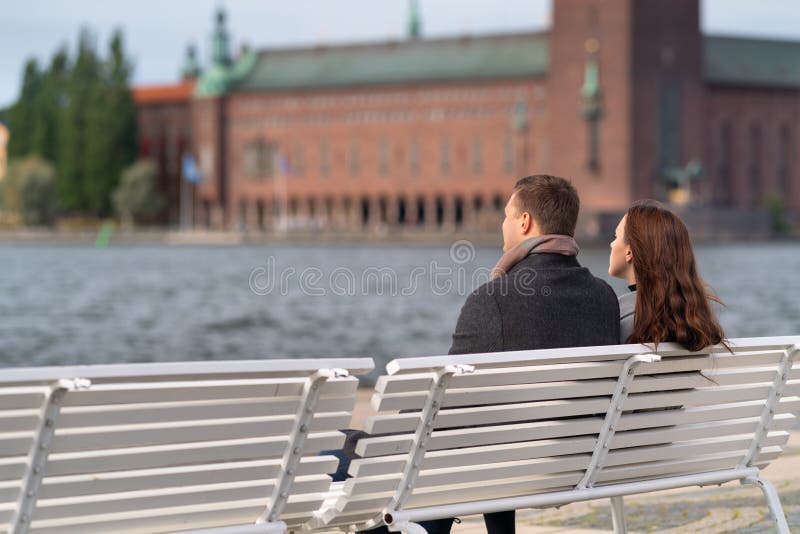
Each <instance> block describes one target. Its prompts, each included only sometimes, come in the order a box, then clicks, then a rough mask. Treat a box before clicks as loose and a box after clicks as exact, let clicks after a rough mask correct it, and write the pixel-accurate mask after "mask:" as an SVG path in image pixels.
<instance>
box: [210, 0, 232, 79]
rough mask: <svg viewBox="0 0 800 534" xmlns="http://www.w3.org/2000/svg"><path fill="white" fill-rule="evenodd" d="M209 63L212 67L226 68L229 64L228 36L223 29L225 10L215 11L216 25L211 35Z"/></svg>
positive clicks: (226, 31) (225, 29) (224, 28)
mask: <svg viewBox="0 0 800 534" xmlns="http://www.w3.org/2000/svg"><path fill="white" fill-rule="evenodd" d="M211 61H212V63H213V64H214V65H219V66H223V67H227V66H229V65H230V64H231V54H230V36H229V35H228V30H227V28H226V27H225V10H224V9H222V8H219V10H217V17H216V25H215V26H214V32H213V33H212V34H211Z"/></svg>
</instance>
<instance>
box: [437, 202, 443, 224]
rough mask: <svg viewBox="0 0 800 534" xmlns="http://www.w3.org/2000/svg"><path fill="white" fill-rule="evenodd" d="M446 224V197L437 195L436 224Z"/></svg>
mask: <svg viewBox="0 0 800 534" xmlns="http://www.w3.org/2000/svg"><path fill="white" fill-rule="evenodd" d="M443 224H444V199H443V198H442V197H436V225H437V226H441V225H443Z"/></svg>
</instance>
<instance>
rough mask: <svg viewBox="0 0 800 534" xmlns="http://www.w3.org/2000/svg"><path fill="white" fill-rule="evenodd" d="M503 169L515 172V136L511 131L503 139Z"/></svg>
mask: <svg viewBox="0 0 800 534" xmlns="http://www.w3.org/2000/svg"><path fill="white" fill-rule="evenodd" d="M503 170H504V171H505V173H506V174H514V136H513V135H512V134H511V133H507V134H506V138H505V140H504V141H503Z"/></svg>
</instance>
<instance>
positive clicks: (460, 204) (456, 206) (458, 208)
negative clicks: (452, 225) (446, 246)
mask: <svg viewBox="0 0 800 534" xmlns="http://www.w3.org/2000/svg"><path fill="white" fill-rule="evenodd" d="M453 211H454V215H455V219H456V228H458V227H459V226H461V225H462V224H464V199H462V198H461V197H456V198H455V199H454V200H453Z"/></svg>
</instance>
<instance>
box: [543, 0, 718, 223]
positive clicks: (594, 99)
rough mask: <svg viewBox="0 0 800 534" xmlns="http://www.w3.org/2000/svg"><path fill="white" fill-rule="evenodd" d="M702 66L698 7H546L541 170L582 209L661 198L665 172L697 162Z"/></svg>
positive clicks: (640, 2)
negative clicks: (575, 194)
mask: <svg viewBox="0 0 800 534" xmlns="http://www.w3.org/2000/svg"><path fill="white" fill-rule="evenodd" d="M702 57H703V51H702V38H701V34H700V23H699V2H698V0H674V1H670V2H661V1H659V0H558V1H557V2H553V27H552V30H551V34H550V69H549V73H548V82H547V83H548V91H547V93H548V117H547V121H548V125H547V129H548V132H549V143H550V151H551V153H552V154H551V158H550V159H549V161H550V163H551V164H552V172H555V173H561V174H563V175H566V176H568V177H570V178H571V179H572V180H573V182H574V183H575V185H576V187H577V188H578V190H579V191H580V192H581V195H582V196H585V197H586V198H591V199H592V202H591V205H587V208H589V210H593V211H601V212H617V211H621V210H623V209H625V208H627V206H629V205H630V203H631V202H632V201H633V200H635V199H636V198H641V197H656V198H665V196H666V190H665V187H664V185H663V184H664V183H665V176H666V175H667V174H668V173H666V172H665V171H666V170H667V169H670V168H674V167H676V166H678V167H682V166H685V165H686V164H687V163H688V162H689V161H691V160H694V159H700V157H701V156H702V154H703V146H702V144H703V142H704V141H703V139H704V136H703V130H702V128H703V114H704V105H703V85H702Z"/></svg>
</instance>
